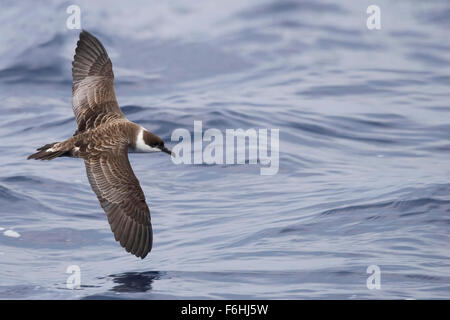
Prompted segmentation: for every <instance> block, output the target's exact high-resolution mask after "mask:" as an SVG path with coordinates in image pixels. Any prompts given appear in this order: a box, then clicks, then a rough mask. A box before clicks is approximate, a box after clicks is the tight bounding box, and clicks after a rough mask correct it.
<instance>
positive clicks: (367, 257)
mask: <svg viewBox="0 0 450 320" xmlns="http://www.w3.org/2000/svg"><path fill="white" fill-rule="evenodd" d="M71 4H77V5H79V6H80V8H81V26H82V28H84V29H87V30H89V31H90V32H92V33H93V34H95V35H96V36H97V37H98V38H99V39H100V40H101V41H102V42H103V44H104V45H105V47H106V49H107V50H108V52H109V55H110V57H111V59H112V62H113V68H114V73H115V77H116V82H115V85H116V93H117V97H118V101H119V104H120V105H121V106H122V107H123V110H124V113H125V114H126V115H127V117H128V118H129V119H130V120H132V121H135V122H137V123H139V124H141V125H143V126H144V127H146V128H147V129H149V130H151V131H153V132H155V133H156V134H157V135H159V136H161V137H162V138H164V139H165V140H166V141H167V144H168V145H169V146H171V147H173V145H174V144H175V143H176V142H171V141H170V137H171V134H172V132H173V130H175V129H176V128H186V129H188V130H190V132H193V123H194V121H196V120H201V121H202V122H203V129H204V130H206V129H208V128H217V129H219V130H221V131H222V132H225V130H226V129H227V128H231V129H237V128H242V129H245V130H246V129H249V128H256V129H258V128H278V129H279V130H280V131H279V132H280V165H279V171H278V173H277V174H276V175H272V176H263V175H260V171H259V166H258V165H252V164H243V165H175V164H174V163H172V161H170V159H169V157H168V156H167V155H166V154H132V155H130V161H131V163H132V166H133V168H134V171H135V173H136V175H137V177H138V178H139V180H140V182H141V185H142V188H143V190H144V192H145V194H146V197H147V201H148V203H149V206H150V210H151V215H152V222H153V230H154V246H153V250H152V252H151V253H150V254H149V256H148V257H147V258H146V259H144V260H141V259H137V258H136V257H134V256H132V255H130V254H128V253H126V252H125V250H124V249H123V248H122V247H120V245H119V244H118V243H117V242H115V241H114V237H113V235H112V233H111V231H110V227H109V225H108V222H107V220H106V217H105V214H104V212H103V210H102V209H101V207H100V205H99V203H98V201H97V198H96V196H95V194H94V193H93V192H92V190H91V188H90V186H89V183H88V180H87V177H86V174H85V169H84V165H83V163H82V161H81V160H79V159H69V158H62V159H56V160H53V161H51V162H39V161H27V160H26V157H27V156H28V155H29V154H30V153H32V152H33V151H34V149H35V148H37V147H40V146H42V145H43V144H46V143H50V142H54V141H61V140H63V139H66V138H67V137H70V136H71V135H72V134H73V132H74V131H75V129H76V127H75V121H74V116H73V113H72V109H71V60H72V58H73V55H74V50H75V45H76V41H77V39H78V33H79V31H78V30H69V29H67V27H66V19H67V17H68V16H69V15H68V14H67V13H66V8H67V7H68V6H69V5H71ZM371 4H377V5H379V7H380V9H381V29H380V30H369V29H368V28H367V26H366V19H367V17H368V14H367V13H366V9H367V7H368V6H369V5H371ZM449 16H450V3H449V2H448V1H447V0H433V1H419V0H417V1H387V0H376V1H372V0H371V1H365V0H361V1H354V0H346V1H342V0H339V1H337V0H334V1H331V0H320V1H316V0H314V1H313V0H298V1H293V0H292V1H289V0H277V1H267V0H264V1H259V0H253V1H240V0H232V1H189V2H188V1H169V2H167V3H166V2H162V1H133V2H132V4H131V3H128V2H125V1H122V2H118V1H117V2H109V1H96V2H95V3H93V2H92V1H68V2H59V1H43V2H39V3H38V2H34V1H33V2H32V1H30V2H27V1H20V2H16V1H5V0H4V1H2V2H1V11H0V25H1V26H2V31H1V34H0V108H1V109H0V110H1V116H0V228H1V231H0V298H3V299H6V298H11V299H95V298H139V299H141V298H143V299H166V298H167V299H170V298H175V299H183V298H193V299H197V298H199V299H210V298H227V299H229V298H231V299H234V298H239V299H241V298H242V299H253V298H256V299H259V298H262V299H265V298H271V299H310V298H318V299H325V298H327V299H341V298H342V299H371V298H374V299H380V298H387V299H429V298H432V299H442V298H445V299H448V298H450V260H449V258H450V250H449V240H450V237H449V235H450V232H449V231H450V181H449V180H450V90H449V85H450V32H449V27H450V19H449ZM71 265H77V266H79V268H80V271H81V287H80V288H79V289H77V290H71V289H68V288H67V286H66V281H67V278H68V277H69V276H70V274H68V273H66V270H67V268H68V267H69V266H71ZM371 265H376V266H378V267H379V269H380V271H381V273H380V281H381V282H380V283H381V287H380V289H372V290H370V289H368V287H367V284H366V281H367V278H368V277H369V276H370V274H368V273H367V272H366V271H367V268H368V267H369V266H371Z"/></svg>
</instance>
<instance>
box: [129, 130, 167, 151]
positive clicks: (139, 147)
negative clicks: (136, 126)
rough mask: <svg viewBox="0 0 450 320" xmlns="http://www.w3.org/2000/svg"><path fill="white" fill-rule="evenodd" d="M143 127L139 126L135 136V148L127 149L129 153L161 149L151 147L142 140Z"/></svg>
mask: <svg viewBox="0 0 450 320" xmlns="http://www.w3.org/2000/svg"><path fill="white" fill-rule="evenodd" d="M144 130H145V129H144V128H141V130H140V131H139V134H138V136H137V138H136V148H135V149H129V152H131V153H134V152H136V153H144V152H145V153H148V152H159V151H161V149H159V148H152V147H150V146H149V145H148V144H146V143H145V141H144Z"/></svg>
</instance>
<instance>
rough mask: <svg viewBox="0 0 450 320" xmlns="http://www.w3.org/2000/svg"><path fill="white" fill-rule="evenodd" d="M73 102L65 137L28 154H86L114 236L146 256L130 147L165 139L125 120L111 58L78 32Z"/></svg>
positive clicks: (146, 217)
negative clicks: (72, 126)
mask: <svg viewBox="0 0 450 320" xmlns="http://www.w3.org/2000/svg"><path fill="white" fill-rule="evenodd" d="M72 78H73V85H72V107H73V112H74V114H75V119H76V122H77V125H78V129H77V131H76V132H75V134H74V135H73V136H72V137H71V138H70V139H68V140H66V141H64V142H59V143H51V144H47V145H45V146H43V147H41V148H39V149H37V150H38V152H36V153H35V154H32V155H31V156H29V157H28V159H38V160H51V159H54V158H56V157H61V156H71V157H79V158H81V159H83V160H84V164H85V166H86V172H87V176H88V179H89V183H90V184H91V186H92V189H93V190H94V192H95V194H96V195H97V198H98V200H99V201H100V205H101V206H102V208H103V209H104V211H105V213H106V216H107V218H108V222H109V224H110V226H111V230H112V232H113V233H114V237H115V239H116V241H119V242H120V244H121V246H122V247H124V248H125V249H126V251H128V252H131V253H132V254H134V255H136V256H137V257H141V258H144V257H145V256H146V255H147V254H148V253H149V252H150V250H151V249H152V243H153V234H152V224H151V219H150V211H149V208H148V206H147V204H146V202H145V196H144V193H143V191H142V189H141V186H140V184H139V181H138V179H137V178H136V176H135V175H134V172H133V169H132V168H131V165H130V162H129V160H128V151H129V150H134V149H136V148H138V146H137V144H139V142H140V141H141V140H142V142H140V143H142V144H144V145H143V146H142V145H140V146H139V147H140V148H141V149H142V148H144V149H143V150H144V151H142V152H151V151H152V150H158V151H164V152H166V153H169V154H170V153H171V152H170V151H169V150H168V149H166V148H165V147H164V142H163V141H162V140H161V139H160V138H159V137H157V136H156V135H154V134H152V133H150V132H148V131H146V130H144V129H143V128H142V127H141V126H139V125H137V124H135V123H133V122H130V121H129V120H127V119H126V118H125V116H124V114H123V113H122V111H121V110H120V107H119V105H118V103H117V100H116V96H115V93H114V74H113V71H112V64H111V60H110V59H109V57H108V54H107V53H106V50H105V48H104V47H103V45H102V44H101V43H100V41H98V39H97V38H95V37H94V36H92V35H91V34H90V33H88V32H86V31H82V32H81V33H80V40H79V41H78V43H77V48H76V54H75V57H74V60H73V63H72Z"/></svg>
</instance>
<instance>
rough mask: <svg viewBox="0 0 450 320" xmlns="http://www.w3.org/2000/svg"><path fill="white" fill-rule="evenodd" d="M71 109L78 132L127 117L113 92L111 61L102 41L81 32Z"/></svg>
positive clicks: (73, 77) (73, 78) (74, 71)
mask: <svg viewBox="0 0 450 320" xmlns="http://www.w3.org/2000/svg"><path fill="white" fill-rule="evenodd" d="M72 81H73V82H72V108H73V112H74V113H75V118H76V121H77V124H78V132H83V131H85V130H87V129H90V128H95V127H96V126H98V125H100V124H103V123H106V122H108V121H109V120H111V119H117V118H122V117H124V115H123V113H122V111H121V110H120V107H119V104H118V103H117V99H116V94H115V93H114V74H113V71H112V64H111V60H110V59H109V57H108V54H107V53H106V50H105V48H104V47H103V45H102V44H101V43H100V41H99V40H98V39H97V38H96V37H94V36H93V35H91V34H90V33H89V32H87V31H82V32H81V33H80V40H79V41H78V42H77V48H76V50H75V56H74V59H73V62H72Z"/></svg>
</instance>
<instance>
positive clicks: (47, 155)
mask: <svg viewBox="0 0 450 320" xmlns="http://www.w3.org/2000/svg"><path fill="white" fill-rule="evenodd" d="M57 143H58V142H54V143H49V144H46V145H45V146H43V147H40V148H38V149H37V151H38V152H36V153H33V154H32V155H30V156H29V157H28V158H27V159H28V160H30V159H35V160H52V159H54V158H57V157H61V156H62V155H64V154H65V153H66V152H67V151H66V150H60V149H59V150H58V149H56V148H55V149H56V150H54V148H53V146H55V145H56V144H57Z"/></svg>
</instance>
